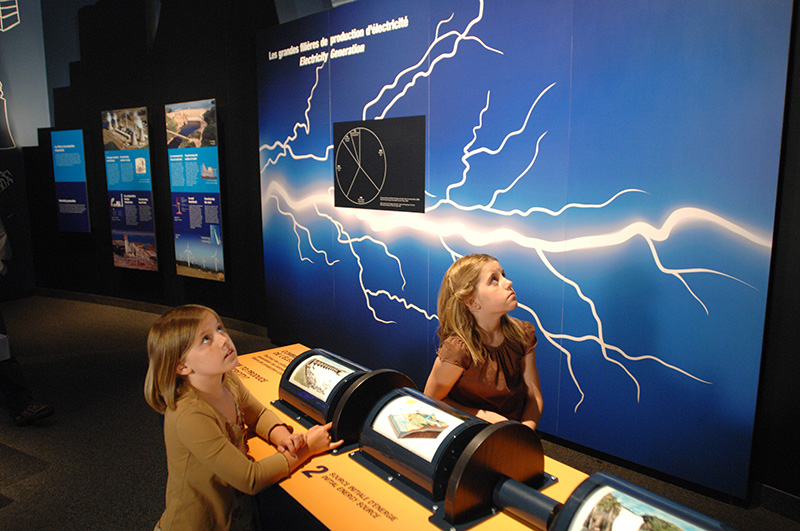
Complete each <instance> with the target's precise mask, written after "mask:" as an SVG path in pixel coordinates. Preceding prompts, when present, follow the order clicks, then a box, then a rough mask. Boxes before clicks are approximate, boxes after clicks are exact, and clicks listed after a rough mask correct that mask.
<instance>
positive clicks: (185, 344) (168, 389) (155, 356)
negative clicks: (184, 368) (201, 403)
mask: <svg viewBox="0 0 800 531" xmlns="http://www.w3.org/2000/svg"><path fill="white" fill-rule="evenodd" d="M209 313H210V314H212V315H213V316H214V317H216V318H217V320H218V321H219V322H220V323H222V320H221V319H220V317H219V315H218V314H217V312H215V311H214V310H212V309H211V308H206V307H205V306H200V305H198V304H187V305H184V306H178V307H177V308H173V309H171V310H169V311H168V312H166V313H164V314H163V315H162V316H161V317H159V318H158V319H156V322H155V323H153V326H152V327H151V328H150V333H149V334H148V335H147V357H148V359H149V364H148V367H147V376H145V379H144V399H145V400H146V401H147V403H148V404H150V407H152V408H153V409H155V410H156V411H158V412H159V413H164V412H165V411H166V410H167V408H170V409H175V403H176V402H177V400H178V397H179V396H180V394H181V388H182V385H183V379H182V378H181V377H180V376H179V375H178V366H179V365H180V364H181V363H182V362H183V361H184V359H185V357H186V352H187V351H188V350H189V348H191V346H192V343H193V342H194V340H195V336H196V335H197V330H198V329H199V328H200V324H201V323H202V322H203V319H205V317H206V315H207V314H209Z"/></svg>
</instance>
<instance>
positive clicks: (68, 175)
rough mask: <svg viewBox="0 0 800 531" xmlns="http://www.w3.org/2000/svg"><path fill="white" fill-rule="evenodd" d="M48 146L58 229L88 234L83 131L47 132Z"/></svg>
mask: <svg viewBox="0 0 800 531" xmlns="http://www.w3.org/2000/svg"><path fill="white" fill-rule="evenodd" d="M50 145H51V146H52V151H53V176H54V178H55V182H56V201H57V204H58V228H59V230H62V231H71V232H89V230H90V228H89V202H88V196H87V193H86V160H85V158H84V151H83V131H81V130H80V129H75V130H69V131H50Z"/></svg>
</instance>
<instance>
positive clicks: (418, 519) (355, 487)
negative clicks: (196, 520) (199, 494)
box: [236, 344, 588, 531]
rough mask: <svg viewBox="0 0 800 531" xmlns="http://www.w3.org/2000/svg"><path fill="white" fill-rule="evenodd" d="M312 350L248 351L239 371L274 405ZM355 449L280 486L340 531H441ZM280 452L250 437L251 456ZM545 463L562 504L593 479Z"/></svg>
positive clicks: (497, 519)
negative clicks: (287, 373) (297, 363)
mask: <svg viewBox="0 0 800 531" xmlns="http://www.w3.org/2000/svg"><path fill="white" fill-rule="evenodd" d="M307 350H308V348H307V347H305V346H303V345H301V344H295V345H290V346H287V347H279V348H275V349H271V350H265V351H262V352H255V353H253V354H246V355H242V356H239V360H240V362H241V365H240V366H239V367H238V368H237V369H236V372H237V374H238V376H239V377H240V378H241V380H242V382H243V383H244V384H245V385H246V386H247V388H248V389H249V390H250V392H251V393H252V394H253V395H254V396H255V397H256V398H258V399H259V400H260V401H261V403H263V404H265V405H269V404H270V402H272V401H273V400H276V399H277V398H278V385H279V383H280V379H281V376H282V375H283V372H284V370H285V368H286V366H287V365H288V364H289V362H291V361H292V360H293V359H294V358H295V356H297V355H298V354H302V353H303V352H305V351H307ZM271 409H272V410H273V411H275V412H276V413H277V415H278V416H279V417H280V418H281V419H283V420H284V421H285V422H286V423H287V424H290V425H292V426H294V428H295V430H301V431H304V430H305V428H304V427H303V426H302V425H301V424H299V423H298V422H297V421H295V420H294V419H293V418H291V417H289V416H287V415H285V414H284V413H283V412H282V411H280V410H277V409H275V408H274V407H271ZM352 451H355V449H353V450H351V451H350V452H341V453H339V454H337V455H333V454H325V455H320V456H317V457H315V458H314V459H312V460H311V461H309V462H308V463H306V464H305V466H304V467H303V468H301V469H299V470H297V471H295V472H294V474H293V475H292V476H291V477H289V478H287V479H285V480H283V481H282V482H281V483H280V484H279V485H280V487H281V488H283V490H285V491H286V492H287V493H288V494H289V495H290V496H292V497H293V498H294V499H295V500H297V502H298V503H300V504H301V505H303V507H305V508H306V509H307V510H308V511H309V512H310V513H311V514H313V515H314V517H315V518H317V520H319V521H320V522H321V523H322V524H323V525H324V526H326V527H327V528H328V529H331V530H334V531H337V530H342V531H345V530H347V531H349V530H352V529H371V530H392V531H398V530H401V529H431V530H437V529H439V528H438V527H437V526H436V525H434V524H432V523H430V522H429V521H428V518H429V517H430V516H431V511H430V510H429V509H428V508H426V507H424V506H422V505H420V504H418V503H417V502H415V501H414V500H413V499H411V498H410V497H408V496H406V495H405V494H404V493H403V492H402V491H401V490H398V489H397V488H395V487H394V486H392V485H391V484H390V483H388V482H387V481H385V480H384V479H382V478H380V477H378V476H377V475H375V474H373V473H372V472H371V471H370V470H368V469H366V468H365V467H363V466H362V465H360V464H359V463H358V462H357V461H356V460H354V459H352V458H351V457H349V455H348V454H349V453H352ZM274 452H275V449H274V448H273V447H272V446H270V445H268V444H267V443H266V442H264V441H263V440H261V439H259V438H258V437H255V438H253V439H251V440H250V454H251V455H252V456H253V457H254V458H255V459H262V458H264V457H266V456H267V455H270V454H272V453H274ZM544 467H545V471H546V472H547V473H549V474H552V475H553V476H555V477H557V478H558V482H556V483H555V484H553V485H551V486H549V487H547V488H545V489H543V490H542V493H543V494H545V495H547V496H549V497H550V498H553V499H554V500H557V501H559V502H562V503H563V502H564V501H566V499H567V498H568V497H569V495H570V494H572V492H573V491H574V490H575V488H576V487H577V486H578V485H579V484H580V483H581V482H582V481H583V480H585V479H586V478H587V477H588V476H587V475H586V474H584V473H583V472H580V471H578V470H575V469H574V468H571V467H569V466H567V465H564V464H563V463H559V462H558V461H555V460H553V459H550V458H548V457H547V456H545V461H544ZM471 529H475V530H478V531H489V530H496V529H503V530H507V529H509V530H514V529H519V530H525V529H530V527H528V526H526V525H524V524H522V523H520V522H519V521H518V520H516V519H514V518H512V517H511V516H508V515H506V514H505V513H502V512H501V513H498V514H496V515H494V516H492V517H491V518H488V519H486V520H483V521H482V522H480V523H479V524H477V525H476V526H474V527H472V528H471Z"/></svg>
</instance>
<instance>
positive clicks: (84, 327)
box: [0, 296, 800, 531]
mask: <svg viewBox="0 0 800 531" xmlns="http://www.w3.org/2000/svg"><path fill="white" fill-rule="evenodd" d="M103 302H106V303H107V304H99V303H96V302H86V301H76V300H67V299H64V298H61V297H45V296H33V297H29V298H24V299H20V300H16V301H11V302H4V303H0V309H2V312H3V315H4V317H5V320H6V324H7V327H8V332H9V337H10V340H11V345H12V352H13V353H14V354H15V356H16V357H17V358H18V359H19V361H20V363H21V364H22V365H23V368H24V370H25V372H26V375H27V377H28V379H29V381H30V384H31V387H32V388H33V389H34V392H35V395H36V397H37V399H39V400H40V401H45V402H48V403H51V404H53V405H54V406H55V408H56V413H55V415H54V416H53V417H51V418H49V419H46V420H45V421H42V422H41V423H40V424H39V425H36V426H31V427H27V428H18V427H16V426H15V425H14V424H13V422H12V421H11V419H10V418H9V417H8V416H7V415H4V414H2V412H0V530H9V531H10V530H14V531H16V530H27V529H35V530H40V529H59V530H71V529H75V530H78V529H81V530H84V529H114V530H137V529H141V530H148V531H149V530H151V529H153V525H154V524H155V522H156V520H157V519H158V517H159V516H160V514H161V511H162V508H163V500H164V486H165V483H166V470H165V459H164V447H163V440H162V435H161V425H160V421H159V417H158V415H157V414H156V413H155V412H154V411H152V410H151V409H150V408H149V407H148V406H147V404H146V403H145V402H144V398H143V396H142V384H143V379H144V374H145V372H146V369H147V360H146V357H147V356H146V352H145V348H146V347H145V340H146V337H147V331H148V329H149V327H150V325H151V324H152V323H153V321H154V320H155V319H156V318H157V317H158V313H160V310H161V309H160V308H153V307H144V306H143V305H136V304H133V305H131V304H127V303H125V302H124V301H115V300H104V301H103ZM124 306H127V307H124ZM131 308H140V309H131ZM142 308H144V309H142ZM226 324H227V325H228V327H229V331H230V332H231V336H232V337H233V339H234V341H235V343H236V345H237V348H238V350H239V352H240V353H248V352H255V351H259V350H264V349H267V348H272V347H273V346H274V345H272V344H271V343H270V341H269V339H268V337H267V334H266V330H264V329H263V328H260V327H256V326H252V325H248V324H246V323H236V322H228V321H226ZM544 445H545V454H546V455H549V456H551V457H554V458H556V459H558V460H560V461H563V462H565V463H567V464H570V465H572V466H573V467H575V468H578V469H580V470H583V471H584V472H587V473H591V472H595V471H601V470H602V471H606V472H609V473H611V474H613V475H616V476H618V477H620V478H622V479H625V480H627V481H630V482H632V483H635V484H637V485H639V486H642V487H644V488H646V489H648V490H651V491H652V492H655V493H657V494H660V495H662V496H665V497H667V498H669V499H671V500H673V501H675V502H677V503H679V504H682V505H684V506H687V507H690V508H692V509H695V510H698V511H700V512H703V513H704V514H706V515H708V516H710V517H712V518H715V519H717V520H719V521H721V522H723V523H725V524H727V525H729V526H732V527H734V528H736V529H739V530H740V531H763V530H773V529H774V530H786V531H789V530H800V523H798V522H797V521H795V520H792V519H789V518H787V517H785V516H781V515H780V514H778V513H776V512H773V511H770V510H768V509H767V508H765V506H768V507H770V508H774V507H775V505H776V504H777V503H780V502H784V503H787V500H786V497H785V496H782V497H779V501H778V502H772V501H770V503H763V502H764V501H765V500H766V501H769V500H767V498H769V497H770V495H769V493H768V492H762V490H763V489H757V492H756V495H755V496H754V499H755V501H751V502H749V503H742V502H734V503H727V502H726V501H721V500H719V499H716V498H714V497H708V496H702V495H700V494H698V493H696V492H694V491H692V490H686V489H681V488H678V487H676V486H674V485H671V484H670V483H666V482H662V481H658V480H655V479H653V478H651V477H648V476H645V475H641V474H637V473H635V472H633V471H631V470H628V469H626V468H623V467H620V466H615V465H612V464H610V463H608V462H606V461H603V460H600V459H598V458H596V457H592V456H587V455H585V454H583V453H581V452H578V451H575V450H573V449H570V448H567V447H565V446H564V445H562V444H557V443H554V442H551V441H547V440H545V441H544ZM799 510H800V509H799V508H798V504H797V503H796V500H793V499H790V500H788V505H784V506H783V508H782V509H781V510H780V512H781V514H783V515H787V514H788V515H791V516H794V517H795V518H798V511H799Z"/></svg>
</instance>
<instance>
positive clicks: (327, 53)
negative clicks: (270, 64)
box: [269, 15, 409, 66]
mask: <svg viewBox="0 0 800 531" xmlns="http://www.w3.org/2000/svg"><path fill="white" fill-rule="evenodd" d="M408 24H409V22H408V16H407V15H405V16H402V17H399V18H393V19H392V20H387V21H386V22H381V23H377V22H374V23H372V24H369V25H368V26H367V27H365V28H353V29H351V30H349V31H342V32H341V33H337V34H336V35H331V36H330V38H328V37H322V38H321V39H317V40H315V41H303V42H301V43H300V44H297V45H291V46H289V47H287V48H284V49H282V50H277V51H270V52H269V60H270V61H274V60H275V59H278V60H281V59H284V58H286V57H291V56H295V55H299V56H300V57H299V58H298V64H299V65H300V66H309V65H314V64H319V63H325V62H327V61H328V59H338V58H340V57H348V56H350V55H357V54H362V53H364V51H365V50H366V48H367V45H366V44H364V43H359V42H356V43H352V44H349V45H348V46H345V47H335V46H337V45H341V44H343V43H348V42H349V41H353V40H356V39H363V38H365V37H370V36H373V35H379V34H381V33H386V32H389V31H395V30H399V29H404V28H407V27H408ZM328 47H330V49H329V50H328V49H327V48H328ZM317 50H319V51H317Z"/></svg>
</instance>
